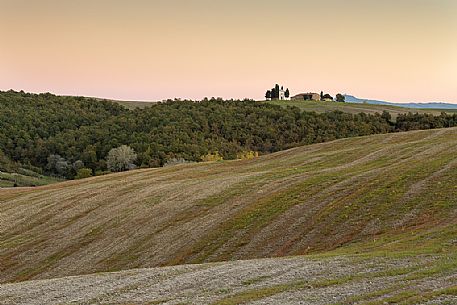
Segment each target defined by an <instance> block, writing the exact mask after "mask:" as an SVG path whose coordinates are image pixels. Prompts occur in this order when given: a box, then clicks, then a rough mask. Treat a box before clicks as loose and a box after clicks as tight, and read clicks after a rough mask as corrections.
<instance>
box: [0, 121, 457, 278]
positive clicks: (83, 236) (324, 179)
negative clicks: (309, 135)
mask: <svg viewBox="0 0 457 305" xmlns="http://www.w3.org/2000/svg"><path fill="white" fill-rule="evenodd" d="M456 149H457V128H452V129H442V130H428V131H414V132H408V133H397V134H387V135H375V136H369V137H361V138H351V139H343V140H338V141H334V142H329V143H323V144H316V145H310V146H306V147H300V148H295V149H291V150H288V151H283V152H279V153H275V154H271V155H267V156H264V157H261V158H259V159H256V160H249V161H229V162H221V163H201V164H192V165H183V166H177V167H168V168H161V169H147V170H137V171H132V172H128V173H120V174H114V175H107V176H102V177H95V178H90V179H86V180H82V181H81V180H80V181H68V182H63V183H59V184H54V185H49V186H44V187H39V188H36V189H10V190H4V191H1V192H0V281H3V282H5V281H20V280H28V279H34V278H52V277H60V276H65V275H76V274H85V273H93V272H99V271H115V270H123V269H131V268H137V267H154V266H163V265H175V264H182V263H200V262H212V261H223V260H235V259H249V258H261V257H272V256H284V255H300V254H309V253H321V254H320V255H331V254H334V255H336V254H338V255H341V254H351V255H353V254H357V253H361V252H366V253H367V254H366V255H368V256H377V255H384V254H385V253H403V254H413V255H417V254H419V253H426V254H427V253H433V254H436V253H444V254H446V253H452V251H454V250H456V245H457V244H456V242H455V236H456V234H457V225H456V218H455V214H456V213H457V185H456V183H455V182H456V181H457V170H456V169H457V154H456V153H455V151H456ZM331 250H333V252H328V251H331Z"/></svg>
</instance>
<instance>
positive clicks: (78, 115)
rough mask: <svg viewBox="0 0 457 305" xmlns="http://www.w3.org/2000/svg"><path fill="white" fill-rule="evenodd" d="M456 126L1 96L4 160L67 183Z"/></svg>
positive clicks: (446, 118)
mask: <svg viewBox="0 0 457 305" xmlns="http://www.w3.org/2000/svg"><path fill="white" fill-rule="evenodd" d="M451 126H457V115H456V114H454V115H448V114H445V113H443V114H441V115H440V116H433V115H428V114H405V115H399V116H398V117H397V119H396V121H393V120H392V119H391V117H390V114H389V113H388V112H384V113H382V114H374V115H371V114H365V113H359V114H349V113H343V112H339V111H334V112H328V113H321V114H318V113H314V112H303V111H301V110H300V109H298V108H296V107H287V108H282V107H279V106H276V105H270V104H267V103H261V102H256V101H253V100H243V101H241V100H221V99H205V100H203V101H198V102H196V101H189V100H183V101H181V100H180V101H177V100H168V101H166V102H161V103H157V104H154V105H151V106H150V107H147V108H145V109H134V110H128V109H126V108H124V107H123V106H121V105H119V104H116V103H112V102H108V101H100V100H95V99H90V98H84V97H62V96H55V95H52V94H49V93H47V94H30V93H24V92H14V91H8V92H0V156H2V158H1V159H2V160H10V162H11V164H20V165H21V167H24V168H27V169H30V170H34V171H36V172H39V173H43V174H48V175H54V176H59V177H64V178H68V179H73V178H75V177H78V178H81V177H86V176H90V175H94V174H101V173H104V172H106V171H108V170H111V171H116V170H125V169H129V168H134V167H160V166H164V165H167V164H173V163H175V162H198V161H202V160H220V159H236V158H239V156H242V155H252V154H253V153H254V152H255V154H256V155H257V154H259V153H260V154H266V153H271V152H275V151H279V150H284V149H288V148H292V147H296V146H300V145H306V144H312V143H319V142H325V141H331V140H334V139H339V138H345V137H353V136H362V135H370V134H378V133H388V132H396V131H406V130H413V129H429V128H440V127H451ZM123 146H128V147H123ZM121 147H123V148H122V149H121ZM116 149H118V150H116ZM130 149H131V150H130ZM119 156H127V159H128V160H127V161H126V160H124V159H123V158H120V157H119ZM5 167H6V166H5Z"/></svg>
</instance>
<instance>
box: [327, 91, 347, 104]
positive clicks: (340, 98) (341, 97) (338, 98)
mask: <svg viewBox="0 0 457 305" xmlns="http://www.w3.org/2000/svg"><path fill="white" fill-rule="evenodd" d="M325 100H330V101H333V100H334V99H333V96H331V95H330V94H328V93H326V94H324V92H323V91H321V101H325ZM335 101H336V102H338V103H344V102H346V97H345V96H344V95H342V94H341V93H338V94H337V95H336V98H335Z"/></svg>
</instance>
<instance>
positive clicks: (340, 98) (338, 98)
mask: <svg viewBox="0 0 457 305" xmlns="http://www.w3.org/2000/svg"><path fill="white" fill-rule="evenodd" d="M336 101H337V102H339V103H344V102H345V101H346V98H345V96H344V95H342V94H340V93H338V94H337V95H336Z"/></svg>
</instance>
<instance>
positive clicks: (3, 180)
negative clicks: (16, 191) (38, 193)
mask: <svg viewBox="0 0 457 305" xmlns="http://www.w3.org/2000/svg"><path fill="white" fill-rule="evenodd" d="M60 181H62V180H61V179H56V178H53V177H48V176H43V175H39V174H36V173H34V175H22V174H18V173H5V172H1V171H0V188H4V187H14V184H17V186H20V187H22V186H40V185H47V184H51V183H57V182H60Z"/></svg>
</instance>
